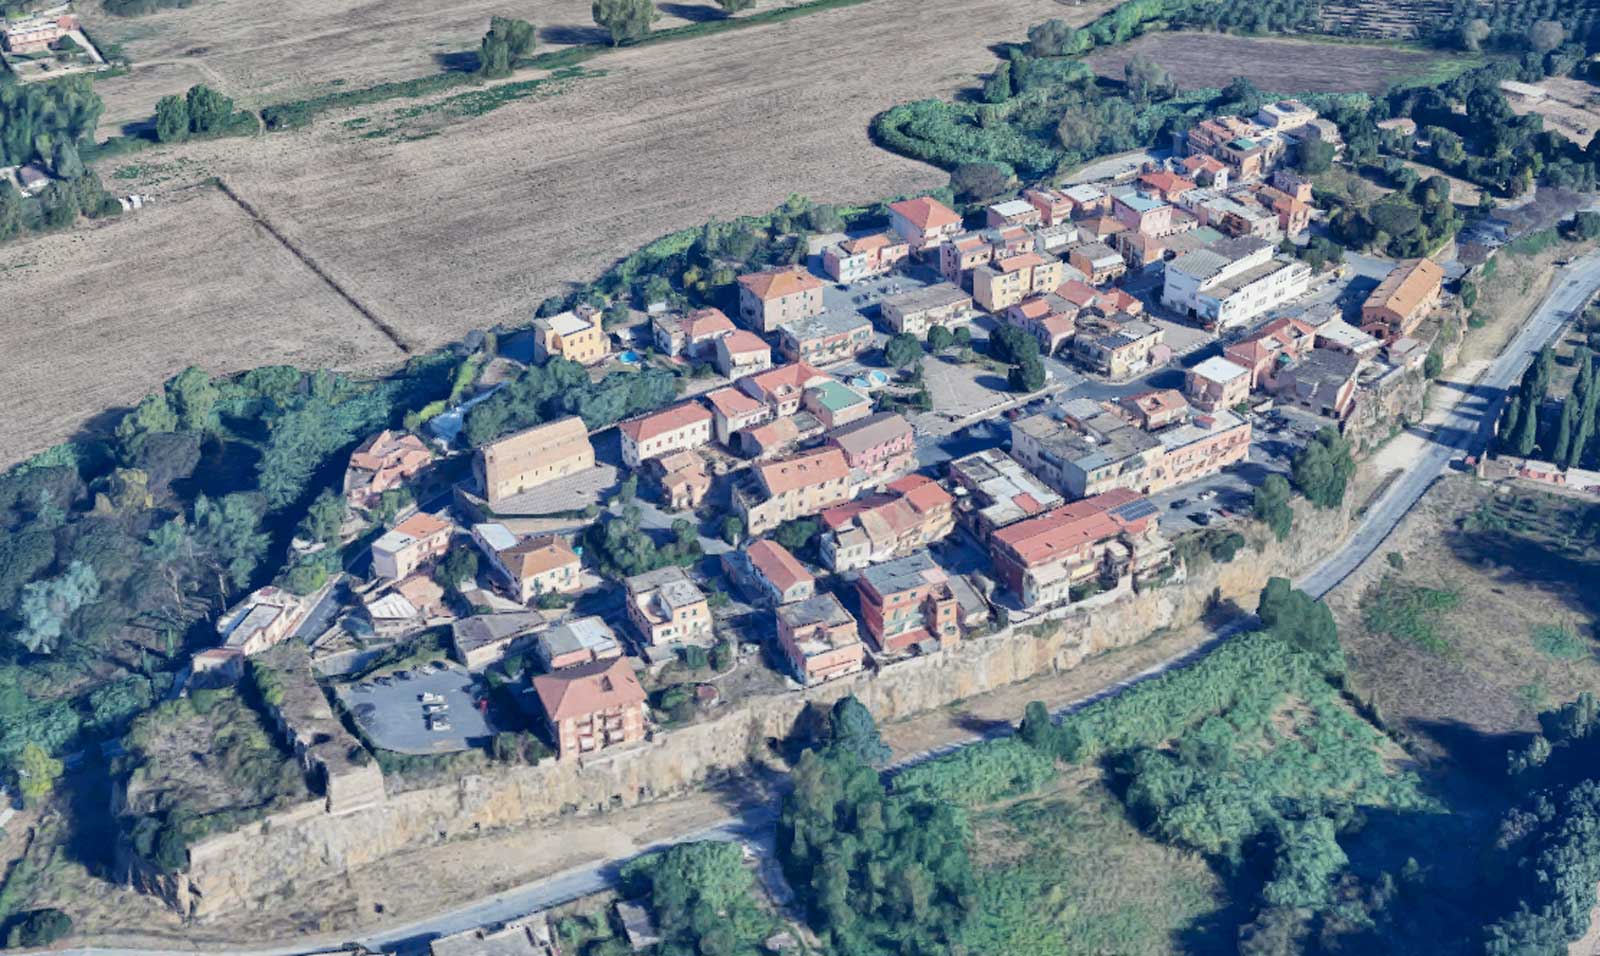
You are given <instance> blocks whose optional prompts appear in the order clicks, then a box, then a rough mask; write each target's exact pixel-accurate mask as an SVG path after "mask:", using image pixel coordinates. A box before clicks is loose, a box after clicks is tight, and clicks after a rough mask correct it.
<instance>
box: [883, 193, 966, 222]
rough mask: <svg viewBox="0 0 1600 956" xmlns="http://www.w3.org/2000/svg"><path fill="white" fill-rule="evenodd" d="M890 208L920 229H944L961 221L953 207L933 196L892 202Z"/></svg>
mask: <svg viewBox="0 0 1600 956" xmlns="http://www.w3.org/2000/svg"><path fill="white" fill-rule="evenodd" d="M889 208H890V209H892V210H894V211H895V212H897V213H899V214H900V215H901V216H902V217H903V218H904V219H905V220H906V221H907V222H909V223H911V224H912V225H913V226H915V227H917V228H918V229H942V228H944V227H945V226H953V225H955V224H957V223H959V222H960V221H961V217H960V216H958V215H956V213H955V211H954V210H953V209H951V208H950V207H949V206H946V205H945V204H944V203H942V202H940V201H939V200H937V199H934V198H933V197H931V196H919V197H917V198H916V199H902V200H900V201H899V202H897V203H892V204H890V206H889Z"/></svg>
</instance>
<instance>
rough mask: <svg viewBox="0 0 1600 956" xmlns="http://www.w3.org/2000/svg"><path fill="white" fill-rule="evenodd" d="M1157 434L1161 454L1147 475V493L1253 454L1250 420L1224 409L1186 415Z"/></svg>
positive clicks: (1181, 483)
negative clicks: (1251, 451)
mask: <svg viewBox="0 0 1600 956" xmlns="http://www.w3.org/2000/svg"><path fill="white" fill-rule="evenodd" d="M1154 435H1155V438H1156V440H1157V441H1159V442H1160V443H1161V457H1160V458H1159V459H1158V460H1157V462H1156V465H1155V467H1154V468H1152V469H1151V470H1150V472H1149V474H1148V477H1147V483H1146V485H1145V488H1144V491H1145V493H1146V494H1155V493H1156V492H1159V491H1164V490H1166V489H1168V488H1176V487H1177V486H1179V485H1184V484H1188V483H1189V482H1191V481H1196V480H1198V479H1200V478H1204V477H1206V476H1208V475H1214V474H1216V473H1217V472H1219V471H1221V470H1222V469H1224V468H1226V467H1228V466H1229V465H1236V464H1238V463H1239V462H1241V461H1244V460H1245V457H1246V456H1247V455H1249V453H1250V423H1249V422H1247V421H1245V420H1244V419H1242V418H1240V417H1239V416H1238V415H1235V414H1234V413H1233V412H1231V411H1229V410H1228V409H1225V408H1219V409H1217V410H1216V411H1214V412H1205V413H1203V414H1199V415H1192V416H1187V417H1186V418H1185V419H1184V420H1182V421H1179V422H1178V423H1176V424H1173V425H1170V426H1168V427H1166V428H1163V429H1160V430H1158V431H1156V432H1154Z"/></svg>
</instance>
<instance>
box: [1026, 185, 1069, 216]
mask: <svg viewBox="0 0 1600 956" xmlns="http://www.w3.org/2000/svg"><path fill="white" fill-rule="evenodd" d="M1022 198H1023V200H1025V201H1026V202H1027V203H1029V204H1030V205H1032V206H1033V208H1035V209H1037V210H1039V222H1040V224H1041V225H1044V226H1055V225H1059V224H1061V223H1070V222H1071V221H1072V212H1073V210H1074V209H1076V208H1077V205H1078V204H1077V203H1076V202H1075V201H1074V200H1073V199H1072V198H1071V197H1070V196H1068V195H1067V194H1066V193H1064V192H1062V191H1061V190H1059V189H1056V188H1055V187H1053V186H1035V187H1033V188H1032V189H1025V190H1023V191H1022Z"/></svg>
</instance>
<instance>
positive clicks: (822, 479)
mask: <svg viewBox="0 0 1600 956" xmlns="http://www.w3.org/2000/svg"><path fill="white" fill-rule="evenodd" d="M851 490H852V488H851V483H850V466H849V465H848V464H846V462H845V453H844V452H843V451H841V450H840V449H838V448H832V447H829V448H819V449H816V450H814V451H808V452H805V453H803V454H799V455H795V456H793V457H790V458H785V459H781V460H779V461H772V462H766V463H764V464H759V465H756V466H755V467H753V468H751V469H750V470H749V471H748V472H746V473H744V475H743V477H742V480H741V481H739V482H737V483H735V484H734V486H733V505H734V508H735V509H736V510H737V511H738V512H739V515H740V517H741V518H742V519H743V520H744V528H745V533H746V534H749V535H759V534H762V533H764V532H766V531H769V530H771V529H773V528H776V527H777V526H778V525H780V524H782V523H783V522H785V521H788V520H790V519H792V518H803V517H805V516H807V515H814V514H816V513H817V512H819V511H822V510H823V509H824V508H828V507H831V506H833V505H836V504H838V503H839V502H841V501H844V500H846V499H848V498H849V497H850V494H851Z"/></svg>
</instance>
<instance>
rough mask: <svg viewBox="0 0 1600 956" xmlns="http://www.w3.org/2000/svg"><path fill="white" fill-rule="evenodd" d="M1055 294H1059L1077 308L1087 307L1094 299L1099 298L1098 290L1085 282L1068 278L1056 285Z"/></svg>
mask: <svg viewBox="0 0 1600 956" xmlns="http://www.w3.org/2000/svg"><path fill="white" fill-rule="evenodd" d="M1056 295H1059V296H1061V297H1062V298H1063V299H1066V300H1067V301H1068V302H1071V303H1072V304H1073V305H1075V306H1078V307H1079V308H1088V307H1089V306H1091V305H1094V302H1095V299H1097V298H1099V296H1100V290H1099V289H1096V288H1095V287H1094V286H1092V285H1090V284H1089V283H1087V282H1082V281H1080V280H1078V279H1068V280H1067V281H1065V282H1063V283H1061V284H1060V285H1058V286H1056Z"/></svg>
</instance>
